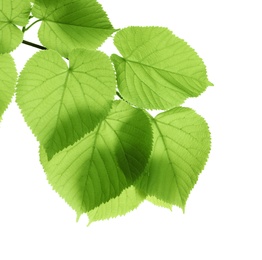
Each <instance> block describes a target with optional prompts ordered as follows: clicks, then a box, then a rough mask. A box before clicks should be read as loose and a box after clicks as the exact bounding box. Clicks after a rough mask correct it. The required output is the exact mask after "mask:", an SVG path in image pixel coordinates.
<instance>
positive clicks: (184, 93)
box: [111, 27, 211, 109]
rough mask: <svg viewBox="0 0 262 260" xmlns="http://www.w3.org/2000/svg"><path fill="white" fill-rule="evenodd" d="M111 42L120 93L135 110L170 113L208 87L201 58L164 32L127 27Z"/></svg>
mask: <svg viewBox="0 0 262 260" xmlns="http://www.w3.org/2000/svg"><path fill="white" fill-rule="evenodd" d="M114 42H115V45H116V47H117V48H118V50H119V51H120V53H121V54H122V55H123V58H121V57H119V56H117V55H112V56H111V59H112V61H113V62H114V64H115V67H116V71H117V80H118V84H119V90H120V93H121V95H122V96H123V97H124V98H125V99H126V100H128V101H129V102H131V103H132V104H134V105H136V106H138V107H141V108H147V109H169V108H172V107H175V106H177V105H180V104H181V103H182V102H183V101H184V100H185V99H186V98H188V97H196V96H198V95H199V94H200V93H202V92H203V91H204V90H205V89H206V87H207V86H209V85H211V83H210V82H209V81H208V79H207V75H206V67H205V65H204V63H203V61H202V60H201V58H199V56H198V55H197V54H196V52H195V51H194V50H193V49H192V48H191V47H189V46H188V45H187V43H186V42H184V41H183V40H181V39H179V38H178V37H176V36H175V35H173V34H172V32H171V31H169V30H168V29H167V28H162V27H128V28H126V29H123V30H121V31H119V32H118V33H117V34H116V36H115V40H114Z"/></svg>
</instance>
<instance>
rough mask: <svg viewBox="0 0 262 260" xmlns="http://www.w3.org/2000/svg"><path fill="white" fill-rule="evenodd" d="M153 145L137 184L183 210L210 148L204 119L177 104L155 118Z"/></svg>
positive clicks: (144, 190) (208, 134)
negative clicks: (146, 164)
mask: <svg viewBox="0 0 262 260" xmlns="http://www.w3.org/2000/svg"><path fill="white" fill-rule="evenodd" d="M152 122H153V131H154V140H155V143H154V147H153V152H152V156H151V158H150V160H149V163H148V166H147V168H146V170H145V172H144V173H143V175H142V177H141V178H140V180H139V182H138V185H137V187H138V188H139V189H141V190H142V191H143V192H146V193H147V194H149V195H152V196H155V197H156V198H158V199H160V200H163V201H164V202H167V203H170V204H174V205H177V206H179V207H181V208H182V209H184V207H185V204H186V200H187V198H188V195H189V193H190V191H191V189H192V188H193V186H194V185H195V183H196V182H197V179H198V175H199V173H200V172H201V171H202V170H203V168H204V165H205V163H206V161H207V157H208V154H209V151H210V133H209V129H208V126H207V124H206V122H205V120H204V119H203V118H202V117H200V116H199V115H198V114H196V113H195V112H194V111H193V110H192V109H189V108H183V107H177V108H174V109H172V110H169V111H167V112H164V113H161V114H159V115H158V116H157V117H156V118H155V119H153V118H152Z"/></svg>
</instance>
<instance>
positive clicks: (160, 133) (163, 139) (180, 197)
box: [152, 119, 183, 205]
mask: <svg viewBox="0 0 262 260" xmlns="http://www.w3.org/2000/svg"><path fill="white" fill-rule="evenodd" d="M152 122H154V125H155V126H156V129H157V131H158V132H159V135H160V136H161V140H162V142H163V144H164V146H165V148H167V145H166V141H165V138H164V135H163V134H162V131H161V130H160V128H159V126H158V124H157V122H156V121H155V119H153V120H152ZM166 154H167V157H168V160H169V162H171V161H172V160H171V159H170V155H169V150H168V149H166ZM171 167H172V169H173V171H174V172H175V169H174V168H173V164H171ZM173 176H174V180H175V182H176V186H177V190H178V193H179V199H180V202H181V205H183V202H182V196H181V191H180V188H179V185H178V182H177V178H176V176H175V174H173Z"/></svg>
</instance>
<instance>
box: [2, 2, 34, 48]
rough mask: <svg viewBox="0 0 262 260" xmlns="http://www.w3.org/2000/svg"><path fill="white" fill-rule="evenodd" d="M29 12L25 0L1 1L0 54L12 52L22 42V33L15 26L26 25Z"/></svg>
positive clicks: (27, 3)
mask: <svg viewBox="0 0 262 260" xmlns="http://www.w3.org/2000/svg"><path fill="white" fill-rule="evenodd" d="M30 10H31V5H30V2H29V1H27V0H23V1H21V0H1V2H0V53H8V52H11V51H13V50H14V49H15V48H16V47H17V46H18V45H19V44H20V43H21V42H22V41H23V33H22V31H21V30H20V29H19V28H18V27H17V26H25V25H26V24H27V23H28V19H29V13H30Z"/></svg>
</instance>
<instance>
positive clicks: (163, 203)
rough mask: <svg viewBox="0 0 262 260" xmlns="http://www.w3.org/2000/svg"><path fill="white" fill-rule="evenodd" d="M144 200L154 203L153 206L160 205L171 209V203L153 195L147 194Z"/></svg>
mask: <svg viewBox="0 0 262 260" xmlns="http://www.w3.org/2000/svg"><path fill="white" fill-rule="evenodd" d="M146 200H147V201H149V202H151V203H152V204H154V205H155V206H158V207H162V208H167V209H169V210H171V211H172V204H170V203H166V202H164V201H162V200H160V199H158V198H156V197H155V196H147V197H146Z"/></svg>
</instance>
